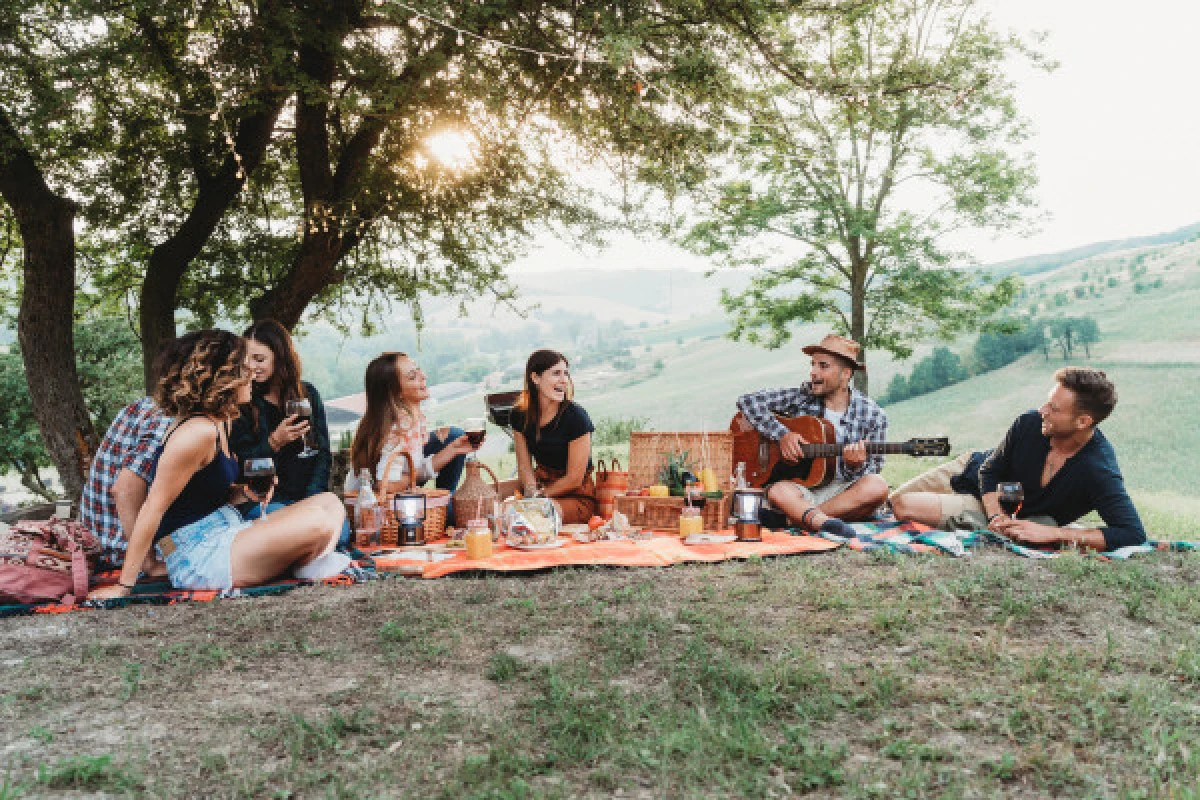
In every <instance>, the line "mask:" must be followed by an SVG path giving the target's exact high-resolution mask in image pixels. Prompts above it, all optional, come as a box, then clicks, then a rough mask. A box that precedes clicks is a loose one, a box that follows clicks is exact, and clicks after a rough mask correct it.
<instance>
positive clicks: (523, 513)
mask: <svg viewBox="0 0 1200 800" xmlns="http://www.w3.org/2000/svg"><path fill="white" fill-rule="evenodd" d="M500 514H501V528H502V530H503V531H504V537H505V539H506V540H507V542H508V544H510V545H530V544H549V543H550V542H553V541H555V540H556V539H558V530H559V528H560V527H561V522H562V521H561V520H560V519H559V516H558V508H557V507H556V506H555V505H554V503H553V502H552V501H551V500H550V498H548V497H526V498H521V499H513V500H505V501H504V503H503V504H502V506H501V512H500Z"/></svg>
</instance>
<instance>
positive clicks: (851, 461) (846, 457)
mask: <svg viewBox="0 0 1200 800" xmlns="http://www.w3.org/2000/svg"><path fill="white" fill-rule="evenodd" d="M842 460H843V461H845V462H846V466H847V467H849V468H850V469H858V468H859V467H861V466H862V465H863V464H865V463H867V445H866V444H865V443H864V442H863V441H861V440H859V441H857V442H855V443H854V444H848V445H846V446H845V447H844V448H842Z"/></svg>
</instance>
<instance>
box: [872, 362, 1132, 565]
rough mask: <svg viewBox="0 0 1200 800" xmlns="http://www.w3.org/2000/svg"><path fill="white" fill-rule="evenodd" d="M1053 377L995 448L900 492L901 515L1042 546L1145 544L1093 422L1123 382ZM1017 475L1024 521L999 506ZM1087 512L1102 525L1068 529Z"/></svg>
mask: <svg viewBox="0 0 1200 800" xmlns="http://www.w3.org/2000/svg"><path fill="white" fill-rule="evenodd" d="M1054 380H1055V385H1054V388H1053V389H1052V390H1051V392H1050V396H1049V398H1048V399H1047V400H1046V402H1045V403H1044V404H1043V405H1042V407H1041V408H1039V409H1038V410H1037V411H1028V412H1026V413H1024V414H1022V415H1021V416H1019V417H1017V420H1016V422H1014V423H1013V424H1012V427H1010V428H1009V429H1008V433H1007V434H1005V436H1004V439H1003V441H1001V442H1000V444H999V445H998V446H997V447H996V448H995V449H994V450H988V451H983V452H977V453H964V454H963V455H961V456H959V457H958V458H957V459H955V460H954V461H952V462H950V463H949V464H945V465H943V466H941V467H938V468H937V469H934V470H931V471H929V472H927V473H925V474H923V475H920V476H918V477H916V478H914V479H913V480H911V481H909V482H908V483H906V484H904V485H903V486H901V487H900V488H898V489H897V490H896V491H895V492H893V493H892V496H891V503H892V510H893V511H894V512H895V514H896V517H897V518H898V519H901V520H905V521H912V522H920V523H924V524H926V525H931V526H935V527H942V528H946V529H948V530H953V529H954V528H970V529H973V530H978V529H982V528H985V527H986V528H988V529H990V530H992V531H994V532H996V533H999V534H1002V535H1004V536H1008V537H1009V538H1011V539H1014V540H1016V541H1018V542H1022V543H1024V544H1030V545H1035V546H1041V547H1045V546H1061V545H1076V546H1079V547H1087V548H1090V549H1093V550H1115V549H1117V548H1120V547H1127V546H1129V545H1137V544H1141V543H1142V542H1144V541H1146V532H1145V531H1144V530H1143V529H1142V521H1141V519H1140V518H1139V517H1138V513H1137V510H1136V509H1135V508H1134V507H1133V502H1132V501H1131V500H1130V499H1129V495H1128V494H1127V493H1126V492H1125V484H1124V481H1123V480H1122V478H1121V470H1120V468H1119V467H1118V466H1117V456H1116V453H1115V452H1114V451H1113V447H1112V445H1111V444H1109V441H1108V439H1107V438H1106V437H1105V435H1104V434H1103V433H1102V432H1101V431H1100V429H1099V428H1097V427H1096V426H1097V425H1098V424H1100V423H1101V422H1103V421H1104V420H1105V419H1106V418H1107V417H1108V415H1109V414H1111V413H1112V410H1113V408H1114V407H1116V405H1117V390H1116V387H1115V386H1113V383H1112V381H1110V380H1109V379H1108V377H1107V376H1106V375H1105V374H1104V372H1102V371H1101V370H1098V369H1087V368H1083V367H1064V368H1062V369H1060V370H1058V371H1057V372H1055V373H1054ZM1010 481H1015V482H1019V483H1020V484H1021V486H1022V488H1023V489H1024V501H1023V503H1022V504H1021V506H1020V509H1019V511H1018V512H1017V518H1013V517H1010V516H1009V515H1007V514H1005V513H1003V512H1002V510H1001V508H1000V502H999V499H998V495H997V491H996V487H997V485H998V484H999V483H1002V482H1010ZM1090 511H1097V512H1098V513H1099V514H1100V517H1101V519H1103V520H1104V523H1105V526H1104V527H1102V528H1078V527H1063V526H1066V525H1069V524H1070V523H1072V522H1074V521H1075V520H1077V519H1079V518H1080V517H1082V516H1083V515H1084V514H1087V513H1088V512H1090Z"/></svg>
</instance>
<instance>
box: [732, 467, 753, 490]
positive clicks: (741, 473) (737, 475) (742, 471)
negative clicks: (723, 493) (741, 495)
mask: <svg viewBox="0 0 1200 800" xmlns="http://www.w3.org/2000/svg"><path fill="white" fill-rule="evenodd" d="M730 480H731V481H732V482H733V488H734V489H745V488H748V486H749V484H747V483H746V462H745V461H739V462H738V464H737V469H735V470H734V471H733V476H732V477H731V478H730Z"/></svg>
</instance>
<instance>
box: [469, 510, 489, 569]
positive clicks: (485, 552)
mask: <svg viewBox="0 0 1200 800" xmlns="http://www.w3.org/2000/svg"><path fill="white" fill-rule="evenodd" d="M464 539H465V541H466V545H467V558H471V559H479V558H491V556H492V531H491V528H489V527H488V521H487V520H486V519H473V520H470V521H468V522H467V534H466V536H465V537H464Z"/></svg>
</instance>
